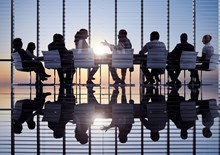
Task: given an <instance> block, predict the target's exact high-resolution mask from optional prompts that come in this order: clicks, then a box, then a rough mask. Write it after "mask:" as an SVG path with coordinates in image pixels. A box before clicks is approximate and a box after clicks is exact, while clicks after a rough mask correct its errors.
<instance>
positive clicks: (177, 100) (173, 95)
mask: <svg viewBox="0 0 220 155" xmlns="http://www.w3.org/2000/svg"><path fill="white" fill-rule="evenodd" d="M179 88H180V87H173V89H172V90H171V92H170V93H169V94H168V99H167V111H168V118H169V119H170V120H172V121H173V123H174V124H175V125H176V127H177V128H178V129H180V137H181V138H182V139H187V138H188V129H190V128H191V127H193V126H195V121H196V119H197V118H195V117H194V116H193V117H192V115H191V112H193V111H195V108H196V107H195V105H193V104H192V103H189V104H187V102H186V104H185V98H184V97H183V96H180V95H179V93H178V91H179ZM184 104H185V105H184ZM190 104H192V105H190ZM193 106H194V107H193ZM184 107H188V108H187V109H191V110H192V111H190V110H188V111H185V109H182V108H184ZM192 108H193V109H192ZM189 111H190V113H189ZM195 113H196V111H195ZM187 114H188V115H187Z"/></svg>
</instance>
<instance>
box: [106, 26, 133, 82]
mask: <svg viewBox="0 0 220 155" xmlns="http://www.w3.org/2000/svg"><path fill="white" fill-rule="evenodd" d="M102 44H103V45H106V46H109V48H110V50H111V51H114V50H121V49H131V48H132V45H131V42H130V40H129V39H128V38H127V31H126V30H124V29H121V30H120V31H119V33H118V45H112V44H109V43H108V42H107V41H105V42H102ZM109 70H110V72H111V75H112V78H113V80H114V81H115V83H121V84H125V76H126V72H127V68H122V69H121V76H122V77H121V79H120V78H119V77H118V74H117V72H116V69H115V68H112V67H111V66H109ZM130 70H132V69H130Z"/></svg>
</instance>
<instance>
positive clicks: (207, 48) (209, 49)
mask: <svg viewBox="0 0 220 155" xmlns="http://www.w3.org/2000/svg"><path fill="white" fill-rule="evenodd" d="M211 40H212V36H211V35H209V34H207V35H204V36H203V38H202V42H203V44H204V47H203V48H202V57H201V58H199V59H200V61H202V62H203V63H202V66H197V67H198V68H202V69H208V68H209V60H210V58H211V56H212V55H213V54H214V47H213V46H212V45H211V44H210V41H211Z"/></svg>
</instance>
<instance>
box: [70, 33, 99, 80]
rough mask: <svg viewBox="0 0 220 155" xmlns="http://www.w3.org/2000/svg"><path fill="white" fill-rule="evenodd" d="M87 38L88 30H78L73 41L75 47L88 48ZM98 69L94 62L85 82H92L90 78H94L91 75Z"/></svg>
mask: <svg viewBox="0 0 220 155" xmlns="http://www.w3.org/2000/svg"><path fill="white" fill-rule="evenodd" d="M87 38H88V31H87V30H86V29H80V31H78V32H77V33H76V34H75V39H74V42H75V46H76V49H87V48H89V45H88V43H87V42H86V39H87ZM98 69H99V66H98V64H95V67H93V68H92V70H90V71H89V75H88V80H87V84H94V83H93V81H92V80H95V78H94V77H93V76H94V75H95V73H96V72H97V71H98Z"/></svg>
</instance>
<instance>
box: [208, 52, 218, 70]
mask: <svg viewBox="0 0 220 155" xmlns="http://www.w3.org/2000/svg"><path fill="white" fill-rule="evenodd" d="M218 61H219V54H213V55H212V56H211V58H210V60H209V68H208V70H215V69H216V67H217V65H218Z"/></svg>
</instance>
